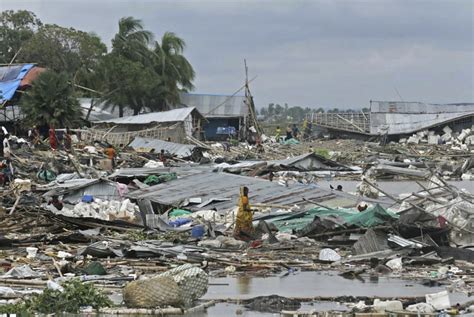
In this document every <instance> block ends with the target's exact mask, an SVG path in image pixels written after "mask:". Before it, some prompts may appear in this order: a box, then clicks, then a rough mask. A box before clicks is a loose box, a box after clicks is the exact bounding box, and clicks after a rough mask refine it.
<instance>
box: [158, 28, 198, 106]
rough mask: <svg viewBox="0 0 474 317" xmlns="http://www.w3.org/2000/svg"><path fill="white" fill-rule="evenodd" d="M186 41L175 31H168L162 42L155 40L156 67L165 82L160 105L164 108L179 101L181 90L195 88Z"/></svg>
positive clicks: (193, 73)
mask: <svg viewBox="0 0 474 317" xmlns="http://www.w3.org/2000/svg"><path fill="white" fill-rule="evenodd" d="M185 47H186V43H185V42H184V40H183V39H181V38H180V37H178V36H177V35H176V34H174V33H173V32H166V33H165V34H163V37H162V38H161V43H159V42H155V47H154V49H153V53H154V54H153V57H154V62H153V64H154V69H155V71H156V72H157V73H158V74H159V75H160V76H161V78H162V82H163V91H164V95H163V100H162V102H161V103H160V104H159V107H160V108H161V109H158V110H163V109H165V108H166V107H167V105H169V104H177V103H179V92H180V91H188V90H192V89H193V88H194V86H193V83H192V81H193V80H194V77H195V72H194V69H193V67H192V66H191V64H190V63H189V61H188V60H187V59H186V58H185V57H184V55H183V51H184V48H185Z"/></svg>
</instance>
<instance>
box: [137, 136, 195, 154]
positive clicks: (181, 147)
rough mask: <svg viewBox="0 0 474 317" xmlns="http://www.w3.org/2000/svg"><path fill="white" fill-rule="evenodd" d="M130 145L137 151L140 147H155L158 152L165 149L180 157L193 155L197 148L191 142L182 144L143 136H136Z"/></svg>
mask: <svg viewBox="0 0 474 317" xmlns="http://www.w3.org/2000/svg"><path fill="white" fill-rule="evenodd" d="M129 146H130V147H132V148H133V149H134V150H137V151H139V150H140V149H154V150H155V152H156V153H159V152H160V151H161V150H165V152H168V153H170V154H173V155H176V156H178V157H179V158H184V157H189V156H191V155H192V153H193V150H194V149H195V148H196V146H195V145H191V144H180V143H173V142H167V141H163V140H158V139H151V138H141V137H136V138H135V139H134V140H133V141H132V143H130V144H129Z"/></svg>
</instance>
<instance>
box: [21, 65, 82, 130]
mask: <svg viewBox="0 0 474 317" xmlns="http://www.w3.org/2000/svg"><path fill="white" fill-rule="evenodd" d="M70 80H71V78H70V77H69V75H67V74H66V73H56V72H54V71H51V70H49V71H46V72H44V73H42V74H41V75H39V76H38V78H37V79H36V80H35V81H34V83H33V86H32V88H31V89H30V90H29V91H27V92H26V93H24V95H23V96H22V98H21V102H20V106H21V111H22V113H23V114H24V115H25V118H24V121H25V122H26V123H27V124H30V125H33V124H36V125H38V126H43V125H46V126H48V125H54V126H55V127H66V126H72V125H74V124H76V123H77V122H78V121H79V119H80V118H81V107H80V105H79V101H78V100H77V98H76V96H75V92H74V88H73V86H72V84H71V82H70Z"/></svg>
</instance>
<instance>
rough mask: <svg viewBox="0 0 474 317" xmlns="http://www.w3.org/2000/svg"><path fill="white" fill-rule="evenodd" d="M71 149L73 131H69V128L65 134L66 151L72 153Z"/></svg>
mask: <svg viewBox="0 0 474 317" xmlns="http://www.w3.org/2000/svg"><path fill="white" fill-rule="evenodd" d="M71 148H72V137H71V130H69V128H66V131H65V132H64V149H65V150H66V151H67V152H70V151H71Z"/></svg>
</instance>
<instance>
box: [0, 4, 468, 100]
mask: <svg viewBox="0 0 474 317" xmlns="http://www.w3.org/2000/svg"><path fill="white" fill-rule="evenodd" d="M0 9H1V10H2V11H3V10H7V9H15V10H16V9H27V10H30V11H33V12H35V13H36V14H37V15H38V17H39V18H40V19H41V20H42V21H43V23H56V24H59V25H62V26H71V27H74V28H77V29H81V30H84V31H91V32H95V33H97V34H98V35H99V36H100V37H101V38H102V40H103V41H104V42H105V43H106V44H107V45H109V46H110V40H111V38H112V36H113V34H114V33H115V32H116V31H117V22H118V20H119V19H120V18H121V17H124V16H133V17H135V18H139V19H142V20H143V22H144V24H145V28H146V29H148V30H150V31H152V32H153V33H154V34H155V35H156V37H158V38H159V37H160V36H161V35H162V34H163V32H165V31H173V32H175V33H177V34H178V35H179V36H180V37H182V38H183V39H184V40H185V41H186V43H187V49H186V51H185V55H186V57H187V58H188V59H189V60H190V62H191V64H192V65H193V66H194V67H195V70H196V74H197V78H196V81H195V86H196V89H195V92H196V93H210V94H232V93H234V92H235V91H236V90H237V89H239V88H240V87H241V86H242V84H243V82H244V78H245V77H244V67H243V59H244V58H246V59H247V63H248V65H249V77H251V78H252V77H254V76H257V78H256V79H255V80H254V81H253V82H252V83H251V89H252V93H253V95H254V97H255V101H256V104H257V106H262V105H266V104H268V103H270V102H274V103H280V104H284V103H288V104H289V105H290V106H296V105H300V106H309V107H319V106H323V107H339V108H346V107H363V106H368V104H369V100H371V99H372V100H400V99H403V100H405V101H425V102H435V103H443V102H474V84H473V83H474V81H473V74H474V49H473V46H474V44H473V42H474V36H473V33H474V31H473V29H474V23H473V20H474V1H471V0H432V1H427V0H406V1H404V0H398V1H395V0H393V1H391V0H373V1H356V0H352V1H333V0H327V1H298V0H288V1H279V0H271V1H226V0H219V1H218V0H215V1H206V0H204V1H203V0H200V1H198V0H196V1H179V0H170V1H160V0H148V1H146V0H141V1H140V0H64V1H57V0H56V1H47V0H0ZM397 90H398V92H399V94H400V96H399V95H398V93H397V92H396V91H397Z"/></svg>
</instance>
